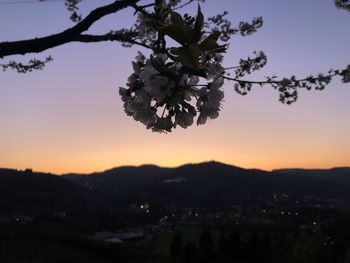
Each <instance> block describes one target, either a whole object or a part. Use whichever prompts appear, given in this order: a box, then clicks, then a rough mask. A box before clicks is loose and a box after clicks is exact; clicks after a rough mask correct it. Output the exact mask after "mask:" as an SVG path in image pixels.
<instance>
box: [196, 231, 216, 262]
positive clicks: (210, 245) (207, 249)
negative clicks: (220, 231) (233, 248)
mask: <svg viewBox="0 0 350 263" xmlns="http://www.w3.org/2000/svg"><path fill="white" fill-rule="evenodd" d="M199 251H200V254H201V255H202V256H203V257H204V260H209V259H210V258H212V256H213V253H214V241H213V237H212V235H211V233H210V230H208V229H204V230H203V231H202V233H201V234H200V236H199Z"/></svg>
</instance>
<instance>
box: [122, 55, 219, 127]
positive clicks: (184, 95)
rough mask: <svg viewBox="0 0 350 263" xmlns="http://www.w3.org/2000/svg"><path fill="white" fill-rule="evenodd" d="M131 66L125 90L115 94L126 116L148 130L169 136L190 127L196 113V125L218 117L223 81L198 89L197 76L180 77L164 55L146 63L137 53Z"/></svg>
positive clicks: (178, 69)
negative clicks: (176, 128) (119, 98)
mask: <svg viewBox="0 0 350 263" xmlns="http://www.w3.org/2000/svg"><path fill="white" fill-rule="evenodd" d="M132 65H133V70H134V72H133V73H132V74H131V75H130V76H129V78H128V82H127V84H126V85H127V88H123V87H120V88H119V94H120V95H121V98H122V101H123V102H124V110H125V112H126V114H127V115H128V116H132V117H133V118H134V120H136V121H139V122H141V123H143V124H144V125H145V126H146V127H147V128H148V129H152V131H156V132H171V130H172V129H173V128H175V127H177V126H180V127H182V128H187V127H189V126H191V125H192V124H193V123H194V118H195V117H196V116H197V114H198V113H199V115H198V118H197V124H198V125H200V124H205V123H206V121H207V120H208V118H209V119H215V118H217V117H218V116H219V111H220V108H221V103H222V100H223V98H224V93H223V91H222V89H221V87H222V85H223V83H224V79H223V78H222V77H220V76H219V75H217V76H216V77H213V78H211V81H210V82H208V83H207V84H203V85H200V84H199V77H198V76H196V75H193V74H188V73H184V72H183V65H182V64H181V63H178V62H173V61H171V60H169V59H168V56H167V55H166V54H156V55H154V56H152V55H151V57H150V58H149V59H146V58H145V56H144V55H143V54H142V53H141V52H138V55H137V56H136V61H133V62H132ZM199 87H200V88H199ZM191 103H192V104H191Z"/></svg>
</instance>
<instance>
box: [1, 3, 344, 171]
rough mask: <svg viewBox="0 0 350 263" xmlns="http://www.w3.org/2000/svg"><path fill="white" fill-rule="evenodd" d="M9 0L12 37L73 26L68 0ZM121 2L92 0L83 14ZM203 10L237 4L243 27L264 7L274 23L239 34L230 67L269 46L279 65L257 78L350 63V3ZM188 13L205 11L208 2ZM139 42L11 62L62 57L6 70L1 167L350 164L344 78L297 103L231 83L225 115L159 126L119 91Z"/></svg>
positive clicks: (100, 28)
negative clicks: (138, 118) (167, 128)
mask: <svg viewBox="0 0 350 263" xmlns="http://www.w3.org/2000/svg"><path fill="white" fill-rule="evenodd" d="M26 1H29V2H32V1H30V0H25V1H22V2H26ZM5 2H7V4H5ZM9 2H11V1H5V0H0V41H11V40H20V39H26V38H33V37H39V36H45V35H48V34H52V33H56V32H60V31H62V30H64V29H66V28H68V27H71V26H72V25H73V23H72V22H71V21H70V20H69V19H68V16H69V13H68V12H67V10H66V9H65V7H64V4H63V1H57V0H56V1H52V0H51V1H50V0H48V2H46V3H33V2H32V3H17V4H14V3H12V4H11V3H10V4H9ZM14 2H15V0H14ZM111 2H112V1H107V0H85V1H83V2H82V4H81V5H80V8H81V12H82V14H83V15H86V14H88V12H89V11H91V10H93V9H94V8H96V7H97V6H99V5H103V4H107V3H111ZM202 9H203V13H204V15H205V16H206V17H208V16H212V15H215V14H217V13H220V12H222V11H224V10H227V11H229V17H230V20H232V23H233V24H234V25H235V24H237V23H238V22H239V21H242V20H243V21H249V20H250V19H252V18H253V17H257V16H263V18H264V26H263V28H261V29H260V30H259V31H258V32H257V33H256V34H254V35H252V36H248V37H241V36H234V37H233V39H232V40H231V42H230V48H229V51H228V52H227V54H226V55H225V63H224V64H225V66H233V65H235V64H236V63H237V61H239V59H240V58H245V57H247V56H249V55H251V54H252V52H253V51H255V50H263V51H264V52H265V53H266V55H267V57H268V64H267V65H266V67H265V68H264V69H263V70H261V71H259V72H258V73H255V74H253V75H251V76H249V77H248V78H249V79H252V80H253V79H255V80H257V79H262V78H264V76H271V75H273V74H275V75H277V76H280V77H284V76H287V77H289V76H291V75H293V74H295V75H296V76H298V77H300V78H302V77H305V76H307V75H309V74H311V73H319V72H324V73H326V72H327V71H328V70H329V69H330V68H334V69H337V68H345V67H346V65H348V64H350V52H349V46H350V13H349V12H346V11H344V10H339V9H337V8H336V7H335V6H334V3H333V0H308V1H305V0H293V1H281V0H265V1H261V0H216V1H214V0H207V1H206V3H205V4H202ZM181 12H188V13H190V14H195V12H196V4H194V5H192V6H190V7H186V8H185V9H184V10H182V11H181ZM134 21H135V17H134V16H133V13H132V11H131V10H128V11H123V12H120V13H118V14H117V15H112V16H108V17H106V18H105V19H103V20H101V21H99V22H98V23H97V24H96V25H95V26H94V27H93V28H91V30H90V32H92V33H106V32H109V31H110V30H113V29H119V28H121V27H123V26H128V25H132V24H133V22H134ZM138 50H140V51H144V52H145V53H147V51H145V50H144V49H142V48H141V47H136V46H135V47H133V48H129V49H126V48H123V47H121V45H120V44H119V43H117V42H113V43H112V42H109V43H97V44H80V43H71V44H66V45H63V46H60V47H57V48H54V49H50V50H47V51H45V52H43V53H41V54H29V55H26V56H24V57H23V56H12V57H8V58H4V59H3V60H2V61H1V60H0V62H1V63H2V62H6V61H9V60H10V59H16V60H19V61H27V60H29V59H30V58H44V57H45V56H48V55H51V56H52V57H53V58H54V61H53V62H52V63H50V64H48V65H47V67H46V68H45V69H44V70H43V71H37V72H32V73H27V74H18V73H15V72H11V71H6V72H0V167H4V168H15V169H26V168H32V169H33V170H35V171H44V172H52V173H58V174H62V173H67V172H78V173H89V172H94V171H102V170H105V169H109V168H112V167H116V166H121V165H141V164H150V163H152V164H156V165H160V166H167V167H174V166H179V165H181V164H184V163H198V162H202V161H209V160H216V161H220V162H224V163H228V164H233V165H236V166H241V167H245V168H260V169H266V170H271V169H275V168H286V167H304V168H316V167H318V168H329V167H336V166H350V139H349V134H350V117H349V116H350V106H349V105H350V103H349V100H350V85H349V84H347V85H345V84H343V83H341V82H340V81H339V80H335V81H333V82H332V83H331V84H330V85H329V86H328V87H327V88H326V90H324V91H322V92H319V91H318V92H317V91H312V92H301V93H300V96H299V99H298V101H297V102H296V103H294V104H292V105H290V106H287V105H283V104H281V103H280V102H279V101H278V94H277V92H275V91H273V90H271V89H270V88H268V87H265V88H262V89H261V88H254V89H253V90H252V92H251V93H250V94H248V95H247V96H240V95H238V94H236V93H235V92H234V90H233V83H232V82H226V83H225V84H224V91H225V101H224V104H223V109H222V111H221V112H220V116H219V118H218V119H216V120H213V121H210V122H209V123H207V124H206V125H202V126H196V125H193V126H191V127H189V128H187V129H182V128H177V129H175V130H174V131H173V132H172V133H168V134H159V133H152V132H151V131H149V130H146V129H145V128H144V126H143V125H142V124H141V123H138V122H135V121H134V120H133V119H132V118H130V117H128V116H126V115H125V113H124V112H123V105H122V101H121V99H120V97H119V95H118V87H120V86H125V83H126V80H127V77H128V76H129V75H130V74H131V73H132V66H131V61H132V60H133V59H134V57H135V55H136V53H137V51H138Z"/></svg>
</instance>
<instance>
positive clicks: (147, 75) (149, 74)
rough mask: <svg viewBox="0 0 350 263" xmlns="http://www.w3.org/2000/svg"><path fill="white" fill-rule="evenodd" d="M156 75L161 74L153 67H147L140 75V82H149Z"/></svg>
mask: <svg viewBox="0 0 350 263" xmlns="http://www.w3.org/2000/svg"><path fill="white" fill-rule="evenodd" d="M156 74H159V72H158V71H157V70H156V69H155V68H154V67H153V66H152V65H146V66H145V67H144V68H143V69H142V71H141V73H140V80H142V81H148V80H150V79H152V78H154V77H155V75H156Z"/></svg>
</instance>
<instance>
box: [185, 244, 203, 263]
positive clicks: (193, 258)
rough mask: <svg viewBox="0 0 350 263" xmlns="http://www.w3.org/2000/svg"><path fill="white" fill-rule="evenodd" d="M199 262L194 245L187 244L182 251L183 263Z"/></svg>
mask: <svg viewBox="0 0 350 263" xmlns="http://www.w3.org/2000/svg"><path fill="white" fill-rule="evenodd" d="M195 262H200V261H199V257H198V249H197V246H196V244H195V243H193V242H187V243H186V246H185V248H184V250H183V263H195Z"/></svg>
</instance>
